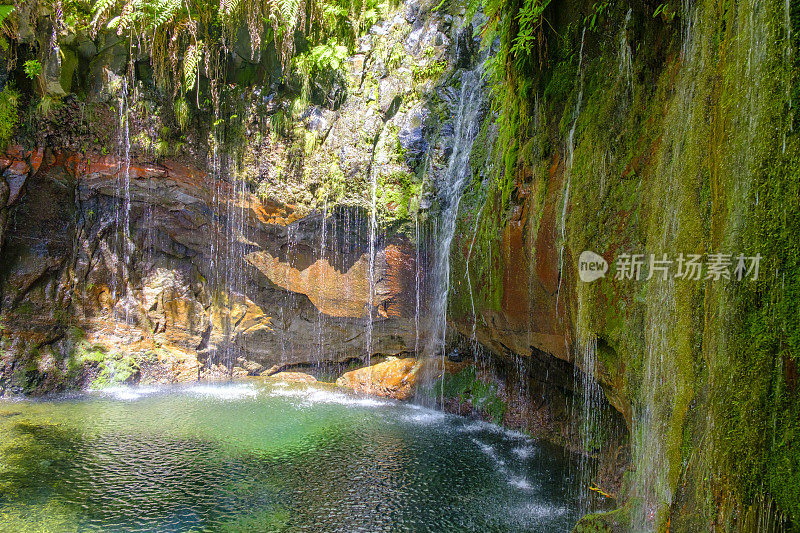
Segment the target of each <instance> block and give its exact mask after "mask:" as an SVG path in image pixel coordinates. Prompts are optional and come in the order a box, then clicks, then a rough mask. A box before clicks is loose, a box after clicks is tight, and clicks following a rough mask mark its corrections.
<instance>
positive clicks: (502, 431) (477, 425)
mask: <svg viewBox="0 0 800 533" xmlns="http://www.w3.org/2000/svg"><path fill="white" fill-rule="evenodd" d="M458 430H459V431H461V432H462V433H479V432H481V431H488V432H489V433H495V434H498V435H503V436H504V437H507V438H509V439H518V440H524V441H530V440H531V438H530V437H528V436H527V435H526V434H524V433H522V432H521V431H516V430H513V429H507V428H504V427H500V426H498V425H496V424H490V423H489V422H484V421H483V420H474V421H472V422H470V423H468V424H465V425H463V426H461V427H460V428H458Z"/></svg>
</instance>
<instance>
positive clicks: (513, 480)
mask: <svg viewBox="0 0 800 533" xmlns="http://www.w3.org/2000/svg"><path fill="white" fill-rule="evenodd" d="M508 484H509V485H511V486H512V487H516V488H518V489H520V490H533V489H534V487H533V485H531V482H530V481H528V479H527V478H525V477H524V476H513V475H512V476H510V477H509V478H508Z"/></svg>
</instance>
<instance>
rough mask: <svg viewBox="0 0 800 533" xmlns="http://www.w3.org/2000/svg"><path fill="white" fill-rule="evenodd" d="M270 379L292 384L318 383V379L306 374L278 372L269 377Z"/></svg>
mask: <svg viewBox="0 0 800 533" xmlns="http://www.w3.org/2000/svg"><path fill="white" fill-rule="evenodd" d="M269 379H274V380H277V381H288V382H290V383H314V382H316V381H317V378H315V377H314V376H312V375H311V374H306V373H305V372H278V373H277V374H272V375H271V376H269Z"/></svg>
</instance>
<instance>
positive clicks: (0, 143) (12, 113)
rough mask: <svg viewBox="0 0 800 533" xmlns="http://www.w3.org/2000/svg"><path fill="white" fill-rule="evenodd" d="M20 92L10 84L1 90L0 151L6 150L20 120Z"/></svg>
mask: <svg viewBox="0 0 800 533" xmlns="http://www.w3.org/2000/svg"><path fill="white" fill-rule="evenodd" d="M18 106H19V93H18V92H17V91H15V90H14V89H12V88H11V87H9V86H8V85H6V86H5V88H4V89H3V90H2V91H0V151H2V150H5V148H6V146H7V145H8V142H9V141H10V140H11V137H12V136H13V135H14V129H15V128H16V127H17V122H19V111H18Z"/></svg>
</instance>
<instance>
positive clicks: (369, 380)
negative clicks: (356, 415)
mask: <svg viewBox="0 0 800 533" xmlns="http://www.w3.org/2000/svg"><path fill="white" fill-rule="evenodd" d="M421 367H422V362H420V361H418V360H417V359H415V358H413V357H408V358H405V359H399V358H395V357H392V358H389V359H388V360H387V361H384V362H382V363H378V364H377V365H372V366H368V367H365V368H359V369H358V370H353V371H351V372H347V373H346V374H344V375H343V376H342V377H340V378H339V379H337V380H336V384H337V385H339V386H340V387H349V388H351V389H353V390H355V391H356V392H361V393H363V394H374V395H376V396H383V397H386V398H395V399H397V400H410V399H411V398H412V397H413V396H414V393H415V389H416V384H417V374H418V372H419V369H420V368H421Z"/></svg>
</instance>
